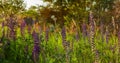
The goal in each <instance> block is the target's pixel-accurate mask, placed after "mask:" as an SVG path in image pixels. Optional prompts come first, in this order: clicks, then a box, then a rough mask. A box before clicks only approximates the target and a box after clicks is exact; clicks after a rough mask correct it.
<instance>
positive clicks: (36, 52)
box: [32, 31, 40, 63]
mask: <svg viewBox="0 0 120 63" xmlns="http://www.w3.org/2000/svg"><path fill="white" fill-rule="evenodd" d="M33 40H34V48H33V51H32V56H33V61H34V62H35V63H37V61H38V59H39V52H40V47H39V35H38V33H36V32H35V31H33Z"/></svg>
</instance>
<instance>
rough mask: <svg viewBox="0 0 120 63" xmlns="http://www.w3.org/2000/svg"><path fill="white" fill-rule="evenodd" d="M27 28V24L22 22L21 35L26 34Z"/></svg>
mask: <svg viewBox="0 0 120 63" xmlns="http://www.w3.org/2000/svg"><path fill="white" fill-rule="evenodd" d="M25 26H26V23H25V21H22V23H21V25H20V29H21V34H22V35H23V34H24V28H25Z"/></svg>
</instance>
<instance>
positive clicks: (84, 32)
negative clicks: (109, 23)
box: [82, 23, 87, 37]
mask: <svg viewBox="0 0 120 63" xmlns="http://www.w3.org/2000/svg"><path fill="white" fill-rule="evenodd" d="M82 34H83V36H84V37H86V36H87V26H86V24H85V23H83V24H82Z"/></svg>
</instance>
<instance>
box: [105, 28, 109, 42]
mask: <svg viewBox="0 0 120 63" xmlns="http://www.w3.org/2000/svg"><path fill="white" fill-rule="evenodd" d="M105 35H106V43H108V41H109V31H108V27H106V32H105Z"/></svg>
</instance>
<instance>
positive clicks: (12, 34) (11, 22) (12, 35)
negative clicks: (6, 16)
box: [9, 17, 15, 40]
mask: <svg viewBox="0 0 120 63" xmlns="http://www.w3.org/2000/svg"><path fill="white" fill-rule="evenodd" d="M14 26H15V22H14V21H13V18H12V17H10V22H9V28H10V37H11V38H12V39H14V40H15V30H14Z"/></svg>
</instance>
